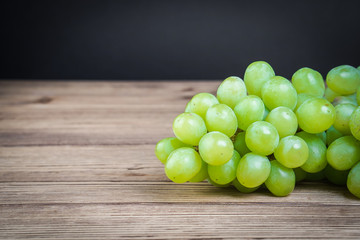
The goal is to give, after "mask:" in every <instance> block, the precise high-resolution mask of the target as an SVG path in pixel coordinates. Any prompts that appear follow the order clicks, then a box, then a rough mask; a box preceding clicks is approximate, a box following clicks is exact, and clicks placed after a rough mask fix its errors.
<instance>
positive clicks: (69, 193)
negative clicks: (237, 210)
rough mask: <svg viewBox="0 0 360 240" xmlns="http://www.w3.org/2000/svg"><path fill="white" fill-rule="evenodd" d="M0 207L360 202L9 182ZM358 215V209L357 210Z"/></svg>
mask: <svg viewBox="0 0 360 240" xmlns="http://www.w3.org/2000/svg"><path fill="white" fill-rule="evenodd" d="M0 192H2V194H1V195H0V204H38V203H40V204H59V203H61V204H64V203H69V202H70V203H79V204H80V203H84V204H88V203H153V202H155V203H159V202H161V203H179V202H180V203H185V202H186V203H219V204H227V203H242V202H249V203H274V202H275V203H279V202H282V203H284V204H294V203H295V204H309V203H314V204H320V205H321V204H328V205H331V204H332V205H335V206H336V205H340V206H342V205H356V206H360V201H359V200H358V199H357V198H355V197H353V196H352V195H351V194H350V193H349V192H348V191H347V190H346V189H345V188H344V187H335V186H332V185H330V184H325V183H309V184H306V183H303V184H300V186H298V187H297V188H296V189H295V191H294V192H293V193H292V194H291V195H290V196H288V197H285V198H279V197H274V196H273V195H272V194H270V193H269V192H268V191H267V190H266V189H261V190H259V191H257V192H255V193H253V194H241V193H239V192H238V191H237V190H235V189H232V188H225V189H223V188H216V187H214V186H212V185H210V184H208V183H206V182H203V183H187V184H175V183H172V182H150V181H146V182H80V183H79V182H22V183H17V182H9V183H0ZM359 211H360V208H359Z"/></svg>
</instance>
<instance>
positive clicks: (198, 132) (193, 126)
mask: <svg viewBox="0 0 360 240" xmlns="http://www.w3.org/2000/svg"><path fill="white" fill-rule="evenodd" d="M173 131H174V134H175V136H176V137H177V138H178V139H179V140H180V141H182V142H183V143H186V144H190V145H193V146H196V145H198V144H199V141H200V139H201V137H202V136H204V135H205V134H206V132H207V129H206V125H205V122H204V120H203V119H202V118H201V117H200V116H199V115H197V114H196V113H182V114H180V115H178V116H177V117H176V118H175V120H174V123H173Z"/></svg>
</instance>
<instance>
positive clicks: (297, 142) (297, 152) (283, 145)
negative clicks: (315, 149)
mask: <svg viewBox="0 0 360 240" xmlns="http://www.w3.org/2000/svg"><path fill="white" fill-rule="evenodd" d="M274 156H275V158H276V160H277V161H278V162H279V163H281V164H282V165H284V166H285V167H288V168H297V167H300V166H302V165H303V164H304V163H305V162H306V160H307V159H308V157H309V148H308V146H307V144H306V142H305V141H304V140H303V139H302V138H300V137H297V136H287V137H284V138H282V139H281V140H280V142H279V145H278V147H277V148H276V149H275V152H274Z"/></svg>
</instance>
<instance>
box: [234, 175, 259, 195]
mask: <svg viewBox="0 0 360 240" xmlns="http://www.w3.org/2000/svg"><path fill="white" fill-rule="evenodd" d="M232 185H233V186H234V187H235V188H236V189H237V190H238V191H239V192H241V193H252V192H255V191H256V190H258V189H259V188H260V186H261V185H260V186H257V187H254V188H247V187H245V186H244V185H242V184H241V183H239V180H237V178H235V179H234V181H233V182H232Z"/></svg>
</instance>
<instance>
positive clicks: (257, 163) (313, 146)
mask: <svg viewBox="0 0 360 240" xmlns="http://www.w3.org/2000/svg"><path fill="white" fill-rule="evenodd" d="M214 92H216V95H213V94H211V93H204V92H199V93H197V94H195V95H194V96H193V97H192V99H191V100H190V101H189V102H188V103H187V104H184V108H183V109H184V112H183V113H181V112H180V113H179V114H178V116H177V117H176V118H175V119H173V125H172V130H173V133H174V135H175V136H169V137H166V138H164V139H161V140H159V142H158V143H157V144H156V146H155V155H156V157H157V158H158V159H159V160H160V162H161V163H163V164H164V170H165V174H166V176H167V177H168V178H169V179H170V180H171V181H173V182H174V183H185V182H191V183H198V182H204V181H206V180H207V182H208V183H210V184H211V185H213V186H215V187H220V188H226V187H233V189H236V190H238V191H239V192H240V193H242V194H251V193H252V192H257V191H260V192H263V191H264V189H267V191H269V192H270V193H272V194H273V195H274V196H278V197H286V196H288V195H289V194H291V192H292V191H293V190H294V188H295V185H297V184H301V182H303V181H315V182H318V181H322V182H327V183H328V184H335V185H338V186H345V187H346V188H347V189H348V190H349V192H350V193H351V194H352V195H354V196H356V197H358V198H360V106H359V104H360V66H359V67H358V68H355V67H353V66H349V65H341V66H337V67H334V68H333V69H330V71H329V72H328V73H327V75H326V77H323V76H322V75H321V73H319V72H318V71H316V70H315V69H311V68H309V67H304V68H301V69H299V70H297V71H296V72H295V73H294V74H293V76H292V77H291V80H288V79H286V78H284V77H282V76H279V75H276V74H275V72H274V70H273V68H272V67H271V65H270V64H269V63H267V62H265V61H256V62H253V63H251V64H249V65H248V67H247V68H246V70H245V72H244V80H243V79H242V78H241V77H239V76H230V77H228V78H226V79H225V80H224V81H223V82H222V83H220V84H219V87H218V89H214ZM171 120H172V119H169V121H170V122H171ZM204 184H206V183H204Z"/></svg>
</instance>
